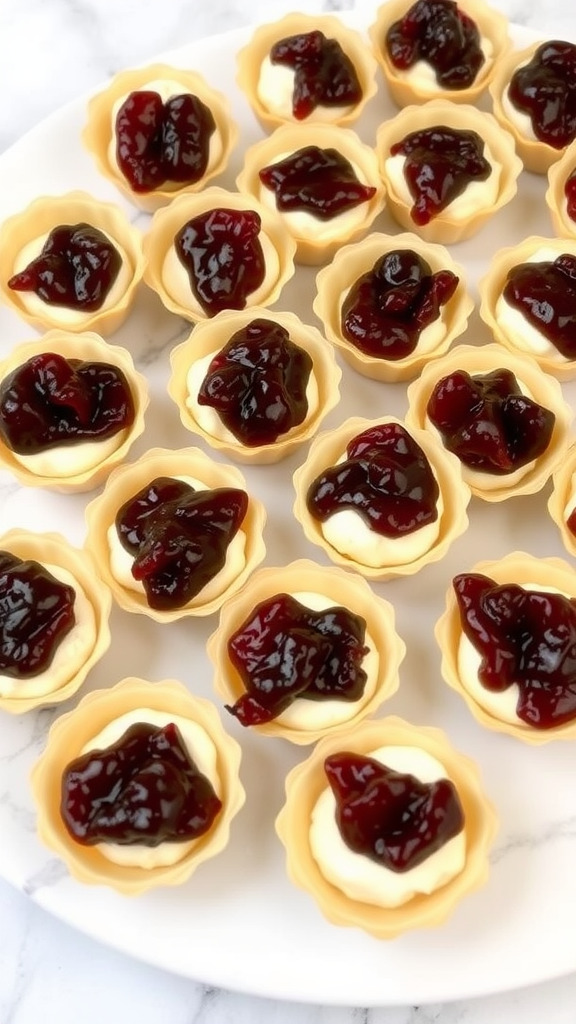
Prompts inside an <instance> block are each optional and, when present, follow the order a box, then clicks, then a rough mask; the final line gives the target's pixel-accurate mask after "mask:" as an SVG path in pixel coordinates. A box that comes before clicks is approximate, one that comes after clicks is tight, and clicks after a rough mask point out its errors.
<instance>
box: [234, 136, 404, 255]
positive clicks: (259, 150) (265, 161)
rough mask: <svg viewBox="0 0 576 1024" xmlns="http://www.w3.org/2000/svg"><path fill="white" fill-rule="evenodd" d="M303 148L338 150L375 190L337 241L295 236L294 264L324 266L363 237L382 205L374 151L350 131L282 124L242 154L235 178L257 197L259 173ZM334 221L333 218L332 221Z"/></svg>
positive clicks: (260, 190) (382, 196) (283, 221)
mask: <svg viewBox="0 0 576 1024" xmlns="http://www.w3.org/2000/svg"><path fill="white" fill-rule="evenodd" d="M306 146H319V147H320V148H321V149H337V150H338V152H339V153H340V154H341V155H342V156H343V157H345V159H347V160H349V161H350V163H351V164H353V165H354V166H355V167H357V168H358V169H359V171H360V175H361V177H360V180H361V181H362V182H363V184H365V185H369V186H370V187H373V188H375V189H376V192H375V193H374V195H373V196H372V199H370V200H368V202H365V203H360V204H359V206H357V207H356V208H355V209H356V210H361V211H362V212H363V214H364V216H363V217H362V219H361V220H360V221H359V222H358V223H357V225H356V226H355V227H354V228H353V229H352V230H348V231H347V232H346V234H345V235H342V236H341V237H339V238H331V239H328V240H326V239H321V238H314V237H309V236H306V237H305V238H303V237H300V236H296V235H294V241H295V243H296V256H295V260H296V262H297V263H303V264H305V265H312V266H316V265H317V264H319V263H327V262H328V260H330V259H331V258H332V256H333V255H334V253H335V252H337V250H338V249H339V248H340V247H341V246H342V245H344V244H345V243H347V242H352V241H354V240H357V239H359V238H362V237H363V236H364V235H365V234H366V233H367V232H368V231H369V229H370V227H371V226H372V222H373V221H374V220H375V218H376V217H377V216H378V214H379V213H380V212H381V211H382V209H383V206H384V188H383V186H382V180H381V177H380V172H379V169H378V161H377V159H376V155H375V153H374V150H373V149H372V148H371V147H370V146H367V145H366V143H364V142H362V141H361V140H360V138H359V136H358V135H356V133H355V132H353V131H352V130H351V129H350V128H339V127H335V126H334V125H332V124H322V123H317V124H309V125H305V124H301V125H295V124H285V125H282V126H281V127H280V128H277V129H276V131H275V132H273V133H272V135H269V136H268V138H266V139H262V140H261V141H260V142H256V143H255V144H254V145H253V146H250V148H249V149H247V150H246V153H245V154H244V167H243V169H242V171H241V172H240V174H239V175H238V177H237V179H236V184H237V186H238V188H239V189H241V190H242V191H244V192H247V193H249V194H250V195H252V196H255V197H256V198H259V197H260V195H261V192H262V191H263V189H264V186H263V185H262V184H261V182H260V178H259V172H260V171H261V170H262V168H264V167H268V166H269V165H270V164H273V163H275V162H277V161H278V160H279V159H280V158H281V157H283V156H286V155H287V154H288V155H289V154H291V153H295V152H296V151H297V150H299V149H304V147H306ZM278 216H279V217H280V220H281V221H282V226H283V230H284V231H285V232H286V233H289V232H290V231H291V228H290V226H289V224H288V222H287V221H286V219H285V217H284V215H283V214H282V213H278ZM336 219H337V218H336V217H335V218H334V220H336Z"/></svg>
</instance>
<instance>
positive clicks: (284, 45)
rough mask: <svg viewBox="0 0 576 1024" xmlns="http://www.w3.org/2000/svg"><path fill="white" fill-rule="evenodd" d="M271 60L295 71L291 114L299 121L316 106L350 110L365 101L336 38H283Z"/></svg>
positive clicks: (310, 34) (313, 35)
mask: <svg viewBox="0 0 576 1024" xmlns="http://www.w3.org/2000/svg"><path fill="white" fill-rule="evenodd" d="M270 61H271V63H272V64H281V65H282V66H283V67H287V68H292V70H293V71H294V88H293V92H292V113H293V115H294V117H295V118H296V120H297V121H304V120H305V119H306V118H307V117H309V115H310V114H311V113H312V111H313V110H316V107H320V106H321V107H342V106H346V107H348V106H350V107H351V106H354V105H355V104H356V103H359V102H360V100H361V99H362V88H361V86H360V82H359V81H358V75H357V74H356V71H355V68H354V65H353V64H352V61H351V60H350V58H349V57H348V56H347V55H346V54H345V53H344V51H343V49H342V47H341V46H340V43H339V42H338V41H337V40H336V39H327V38H326V36H325V35H324V33H323V32H320V31H319V30H316V31H314V32H302V33H299V34H298V35H293V36H287V37H286V38H285V39H280V40H279V41H278V42H277V43H275V44H274V46H273V47H272V49H271V50H270Z"/></svg>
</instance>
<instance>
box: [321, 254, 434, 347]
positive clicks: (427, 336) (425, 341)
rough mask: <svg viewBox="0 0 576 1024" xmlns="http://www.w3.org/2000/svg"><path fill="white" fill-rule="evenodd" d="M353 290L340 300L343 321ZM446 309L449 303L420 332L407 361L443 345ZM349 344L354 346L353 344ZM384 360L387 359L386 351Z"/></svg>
mask: <svg viewBox="0 0 576 1024" xmlns="http://www.w3.org/2000/svg"><path fill="white" fill-rule="evenodd" d="M432 273H434V271H432ZM352 288H354V285H352V286H351V287H350V288H347V289H346V291H345V292H343V293H342V294H341V296H340V298H339V300H338V308H339V309H340V319H342V313H341V311H342V307H343V305H344V303H345V302H346V299H347V298H348V296H349V294H350V292H351V291H352ZM446 309H447V303H445V304H444V305H443V306H441V307H440V313H439V315H438V317H437V318H436V320H434V321H433V323H431V324H428V326H427V327H425V328H424V330H423V331H421V332H420V336H419V338H418V343H417V345H416V348H415V349H414V351H413V352H412V353H411V354H410V356H406V357H405V358H406V359H410V358H411V356H412V355H415V354H416V353H418V355H428V354H429V353H430V352H434V351H435V350H436V349H437V348H438V346H439V345H441V344H442V342H443V341H444V338H445V337H446V333H447V331H448V324H447V322H446ZM346 340H348V339H346ZM349 343H350V344H353V343H352V342H349ZM382 358H383V359H386V354H385V350H384V354H383V357H382ZM393 361H394V362H395V363H397V362H401V361H402V360H399V359H395V360H393Z"/></svg>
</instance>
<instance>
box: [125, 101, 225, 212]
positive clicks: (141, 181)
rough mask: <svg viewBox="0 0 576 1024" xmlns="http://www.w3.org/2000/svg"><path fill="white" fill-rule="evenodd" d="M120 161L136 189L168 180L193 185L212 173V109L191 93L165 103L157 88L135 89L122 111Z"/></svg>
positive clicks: (133, 187) (213, 123)
mask: <svg viewBox="0 0 576 1024" xmlns="http://www.w3.org/2000/svg"><path fill="white" fill-rule="evenodd" d="M115 131H116V161H117V163H118V166H119V168H120V170H121V171H122V174H123V175H124V177H125V178H126V180H127V182H128V184H129V185H130V188H131V189H133V191H134V192H150V191H152V190H153V189H157V188H161V187H162V185H165V184H166V183H167V182H168V183H171V182H174V183H177V184H179V185H192V184H194V183H195V182H197V181H199V180H200V178H202V177H203V175H204V174H205V173H206V168H207V166H208V159H209V156H210V138H211V136H212V135H213V134H214V132H215V131H216V122H215V121H214V118H213V116H212V111H211V110H210V108H209V107H207V106H206V104H205V103H203V102H202V100H200V99H199V98H198V96H193V95H191V94H190V93H182V94H181V95H179V96H171V97H170V99H169V100H166V102H165V103H164V102H163V101H162V98H161V96H160V95H159V94H158V93H157V92H154V91H153V90H149V89H143V90H141V91H139V92H131V93H130V95H129V96H128V97H127V98H126V99H125V100H124V103H123V104H122V106H121V107H120V109H119V111H118V113H117V115H116V125H115Z"/></svg>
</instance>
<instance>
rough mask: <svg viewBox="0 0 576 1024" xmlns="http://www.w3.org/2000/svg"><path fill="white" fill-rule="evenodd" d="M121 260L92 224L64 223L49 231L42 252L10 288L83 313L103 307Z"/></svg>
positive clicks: (12, 282)
mask: <svg viewBox="0 0 576 1024" xmlns="http://www.w3.org/2000/svg"><path fill="white" fill-rule="evenodd" d="M121 266H122V259H121V256H120V253H119V252H118V250H117V249H116V247H115V246H114V245H113V244H112V242H111V241H110V239H109V238H108V237H107V236H106V235H105V234H104V233H103V232H102V231H99V230H98V228H95V227H92V226H91V225H90V224H61V225H59V227H57V228H54V230H53V231H51V232H50V234H49V235H48V238H47V239H46V241H45V242H44V245H43V246H42V252H41V253H40V255H39V256H37V257H36V259H34V260H32V262H31V263H29V264H28V266H27V267H26V269H25V270H22V271H20V273H19V274H14V276H13V277H11V278H10V280H9V281H8V287H9V288H12V289H13V290H14V291H17V292H35V294H36V295H38V297H39V298H41V299H42V301H43V302H46V303H48V305H50V306H68V307H70V308H71V309H79V310H81V311H82V312H83V313H92V312H94V311H95V310H98V309H100V308H101V306H102V305H103V303H104V302H105V301H106V297H107V295H108V294H109V292H110V289H111V288H112V285H113V284H114V282H115V280H116V278H117V277H118V273H119V271H120V267H121Z"/></svg>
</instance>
